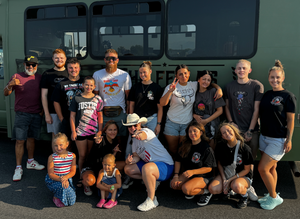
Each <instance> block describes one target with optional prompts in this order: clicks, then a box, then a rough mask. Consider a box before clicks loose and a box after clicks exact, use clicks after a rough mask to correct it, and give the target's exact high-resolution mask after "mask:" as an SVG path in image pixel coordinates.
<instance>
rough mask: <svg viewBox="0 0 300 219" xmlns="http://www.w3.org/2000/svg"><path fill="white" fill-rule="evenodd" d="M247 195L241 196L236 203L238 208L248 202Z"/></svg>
mask: <svg viewBox="0 0 300 219" xmlns="http://www.w3.org/2000/svg"><path fill="white" fill-rule="evenodd" d="M248 199H249V195H248V196H247V197H243V196H241V198H240V200H239V202H238V203H237V207H238V208H246V207H247V204H248Z"/></svg>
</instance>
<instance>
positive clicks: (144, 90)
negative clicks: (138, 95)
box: [142, 84, 150, 94]
mask: <svg viewBox="0 0 300 219" xmlns="http://www.w3.org/2000/svg"><path fill="white" fill-rule="evenodd" d="M149 85H150V84H148V85H147V88H146V89H144V85H143V84H142V88H143V94H144V93H145V92H146V90H147V89H148V87H149Z"/></svg>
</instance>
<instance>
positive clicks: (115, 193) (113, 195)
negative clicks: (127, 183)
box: [111, 189, 118, 201]
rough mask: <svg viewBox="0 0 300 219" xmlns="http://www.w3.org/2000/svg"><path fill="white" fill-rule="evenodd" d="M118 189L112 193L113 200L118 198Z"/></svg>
mask: <svg viewBox="0 0 300 219" xmlns="http://www.w3.org/2000/svg"><path fill="white" fill-rule="evenodd" d="M117 191H118V189H115V190H114V191H113V193H112V194H111V200H112V201H115V200H116V195H117Z"/></svg>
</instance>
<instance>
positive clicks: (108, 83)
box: [103, 79, 121, 96]
mask: <svg viewBox="0 0 300 219" xmlns="http://www.w3.org/2000/svg"><path fill="white" fill-rule="evenodd" d="M103 82H104V90H103V92H104V93H105V94H107V95H109V96H115V95H117V94H118V93H120V91H121V88H120V87H119V85H118V79H109V80H103Z"/></svg>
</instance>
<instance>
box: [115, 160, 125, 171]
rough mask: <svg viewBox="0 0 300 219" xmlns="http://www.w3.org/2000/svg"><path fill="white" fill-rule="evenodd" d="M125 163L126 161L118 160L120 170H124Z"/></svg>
mask: <svg viewBox="0 0 300 219" xmlns="http://www.w3.org/2000/svg"><path fill="white" fill-rule="evenodd" d="M125 165H126V164H125V161H116V167H117V169H118V170H119V171H120V172H123V170H124V167H125Z"/></svg>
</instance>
